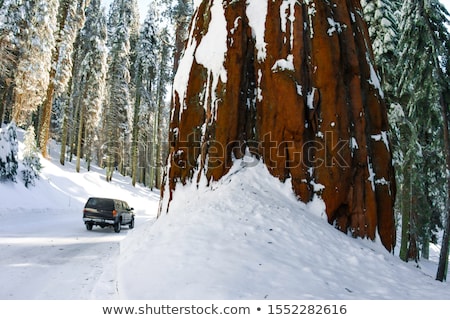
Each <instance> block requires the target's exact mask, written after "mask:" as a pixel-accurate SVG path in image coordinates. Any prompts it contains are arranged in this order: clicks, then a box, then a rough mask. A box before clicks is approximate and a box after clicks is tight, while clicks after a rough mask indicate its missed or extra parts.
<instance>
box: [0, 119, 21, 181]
mask: <svg viewBox="0 0 450 320" xmlns="http://www.w3.org/2000/svg"><path fill="white" fill-rule="evenodd" d="M18 151H19V144H18V142H17V128H16V125H15V123H14V122H11V123H9V124H8V125H7V126H6V127H5V128H3V127H1V128H0V182H1V181H13V182H16V176H17V168H18V167H19V162H18Z"/></svg>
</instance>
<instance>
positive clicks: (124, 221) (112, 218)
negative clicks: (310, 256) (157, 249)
mask: <svg viewBox="0 0 450 320" xmlns="http://www.w3.org/2000/svg"><path fill="white" fill-rule="evenodd" d="M83 221H84V224H85V225H86V229H88V230H92V227H93V226H100V227H102V228H104V227H107V226H112V227H114V231H115V232H120V229H122V226H123V225H128V226H129V228H130V229H133V228H134V212H133V208H130V207H129V206H128V203H126V202H125V201H122V200H117V199H108V198H89V199H88V201H87V202H86V205H85V206H84V210H83Z"/></svg>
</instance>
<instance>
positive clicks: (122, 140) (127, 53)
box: [103, 0, 139, 181]
mask: <svg viewBox="0 0 450 320" xmlns="http://www.w3.org/2000/svg"><path fill="white" fill-rule="evenodd" d="M138 21H139V18H138V14H137V5H136V1H135V0H133V1H126V0H115V1H114V2H113V3H112V4H111V9H110V17H109V21H108V47H109V50H110V51H109V57H108V66H109V70H108V77H107V95H108V97H107V99H106V102H105V103H104V106H103V107H104V109H103V116H104V126H105V129H104V134H105V136H104V137H103V139H104V140H103V142H104V143H103V146H104V149H105V150H104V152H105V155H106V170H107V174H106V179H107V181H110V180H111V179H112V174H113V171H114V169H115V168H116V167H118V168H120V170H121V172H122V173H125V172H124V171H125V166H126V163H125V162H126V159H125V158H126V155H128V152H127V151H126V147H127V141H128V139H129V133H130V124H129V121H130V119H129V117H131V114H130V110H131V106H132V92H131V91H132V86H131V84H130V82H131V74H132V73H131V67H132V58H133V55H134V52H133V50H134V48H132V44H133V42H134V43H135V39H137V38H136V36H137V35H138V29H137V26H138V24H137V23H138Z"/></svg>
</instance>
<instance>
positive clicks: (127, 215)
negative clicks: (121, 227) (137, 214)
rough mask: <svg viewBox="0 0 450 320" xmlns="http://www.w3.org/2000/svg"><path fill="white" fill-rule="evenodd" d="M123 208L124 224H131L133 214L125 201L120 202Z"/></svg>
mask: <svg viewBox="0 0 450 320" xmlns="http://www.w3.org/2000/svg"><path fill="white" fill-rule="evenodd" d="M120 202H121V206H122V222H123V223H129V222H130V221H131V214H130V211H129V210H128V204H127V203H126V202H125V201H120Z"/></svg>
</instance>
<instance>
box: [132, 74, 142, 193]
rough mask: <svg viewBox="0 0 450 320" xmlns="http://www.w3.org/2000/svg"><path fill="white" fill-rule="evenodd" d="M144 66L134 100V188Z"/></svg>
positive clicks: (137, 76)
mask: <svg viewBox="0 0 450 320" xmlns="http://www.w3.org/2000/svg"><path fill="white" fill-rule="evenodd" d="M141 90H142V66H139V68H138V70H137V74H136V96H135V100H134V114H133V136H132V141H131V183H132V185H133V187H134V186H135V185H136V181H137V180H138V174H139V172H138V142H139V113H140V107H141Z"/></svg>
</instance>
